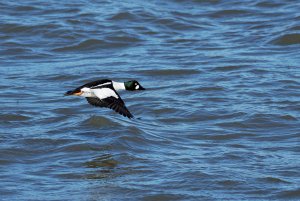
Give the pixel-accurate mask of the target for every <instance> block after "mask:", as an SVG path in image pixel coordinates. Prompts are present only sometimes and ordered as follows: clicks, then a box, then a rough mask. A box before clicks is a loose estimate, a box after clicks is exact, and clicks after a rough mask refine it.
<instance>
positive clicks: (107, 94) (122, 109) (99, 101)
mask: <svg viewBox="0 0 300 201" xmlns="http://www.w3.org/2000/svg"><path fill="white" fill-rule="evenodd" d="M93 92H94V94H95V95H96V96H97V98H86V99H87V101H88V102H89V103H90V104H91V105H94V106H97V107H108V108H110V109H112V110H114V111H116V112H117V113H119V114H121V115H123V116H125V117H128V118H133V115H132V114H131V113H130V112H129V110H128V109H127V107H126V106H125V103H124V101H123V100H122V99H121V97H120V96H119V94H118V93H117V92H116V91H115V90H114V89H113V88H108V87H104V88H97V89H93Z"/></svg>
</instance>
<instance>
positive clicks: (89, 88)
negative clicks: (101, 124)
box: [65, 79, 145, 119]
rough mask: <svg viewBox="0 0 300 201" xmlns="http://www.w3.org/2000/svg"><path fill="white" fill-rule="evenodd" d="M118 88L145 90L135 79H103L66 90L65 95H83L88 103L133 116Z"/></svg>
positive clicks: (125, 115) (129, 116) (126, 115)
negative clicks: (123, 80)
mask: <svg viewBox="0 0 300 201" xmlns="http://www.w3.org/2000/svg"><path fill="white" fill-rule="evenodd" d="M119 90H129V91H135V90H145V88H143V87H142V86H141V85H140V84H139V83H138V82H137V81H136V80H131V81H127V82H124V83H123V82H115V81H112V80H108V79H104V80H97V81H93V82H89V83H87V84H84V85H82V86H80V87H78V88H76V89H74V90H72V91H67V92H66V93H65V95H67V96H68V95H75V96H83V97H85V98H86V100H87V101H88V103H89V104H91V105H93V106H97V107H108V108H110V109H113V110H114V111H116V112H118V113H119V114H121V115H123V116H124V117H128V118H129V119H130V118H133V115H132V114H131V113H130V112H129V110H128V109H127V108H126V106H125V103H124V101H123V100H122V99H121V97H120V96H119V94H118V93H117V91H119Z"/></svg>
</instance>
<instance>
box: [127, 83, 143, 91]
mask: <svg viewBox="0 0 300 201" xmlns="http://www.w3.org/2000/svg"><path fill="white" fill-rule="evenodd" d="M124 85H125V88H126V90H129V91H135V90H145V88H144V87H142V86H141V85H140V83H138V81H136V80H130V81H127V82H124Z"/></svg>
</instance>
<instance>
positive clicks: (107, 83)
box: [92, 82, 111, 88]
mask: <svg viewBox="0 0 300 201" xmlns="http://www.w3.org/2000/svg"><path fill="white" fill-rule="evenodd" d="M109 84H111V82H105V83H103V84H98V85H96V86H93V87H92V88H96V87H101V86H104V85H109Z"/></svg>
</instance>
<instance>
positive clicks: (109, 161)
mask: <svg viewBox="0 0 300 201" xmlns="http://www.w3.org/2000/svg"><path fill="white" fill-rule="evenodd" d="M118 164H119V162H118V161H117V160H115V159H114V158H113V156H112V155H111V154H103V155H100V156H98V157H95V158H93V159H92V160H90V161H87V162H85V163H84V164H83V165H84V166H85V167H86V168H88V169H90V171H89V172H88V173H87V174H86V175H85V178H86V179H105V178H111V177H114V176H115V170H116V168H117V166H118Z"/></svg>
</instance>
